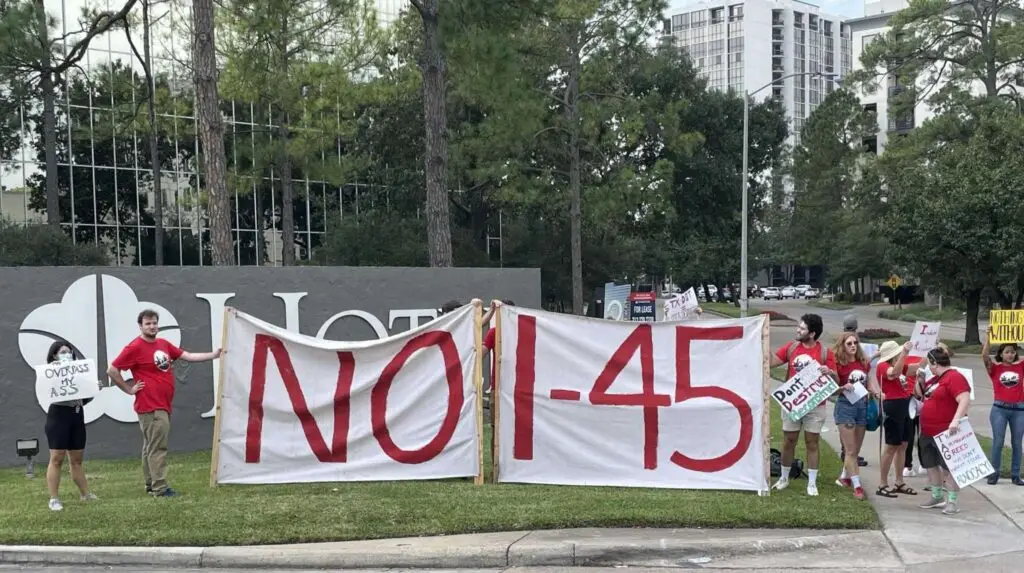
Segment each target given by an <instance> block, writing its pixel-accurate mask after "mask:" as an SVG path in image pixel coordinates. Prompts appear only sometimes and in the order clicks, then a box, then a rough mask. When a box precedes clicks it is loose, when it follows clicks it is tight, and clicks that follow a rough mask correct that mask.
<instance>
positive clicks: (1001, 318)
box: [988, 310, 1024, 344]
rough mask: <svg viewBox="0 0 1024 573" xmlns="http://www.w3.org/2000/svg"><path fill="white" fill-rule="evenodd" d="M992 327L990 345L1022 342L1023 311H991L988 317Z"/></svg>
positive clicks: (1023, 337) (1023, 328) (1023, 332)
mask: <svg viewBox="0 0 1024 573" xmlns="http://www.w3.org/2000/svg"><path fill="white" fill-rule="evenodd" d="M988 323H989V325H991V326H992V336H991V337H990V338H989V343H991V344H1017V343H1019V342H1024V310H993V311H992V312H990V313H989V315H988Z"/></svg>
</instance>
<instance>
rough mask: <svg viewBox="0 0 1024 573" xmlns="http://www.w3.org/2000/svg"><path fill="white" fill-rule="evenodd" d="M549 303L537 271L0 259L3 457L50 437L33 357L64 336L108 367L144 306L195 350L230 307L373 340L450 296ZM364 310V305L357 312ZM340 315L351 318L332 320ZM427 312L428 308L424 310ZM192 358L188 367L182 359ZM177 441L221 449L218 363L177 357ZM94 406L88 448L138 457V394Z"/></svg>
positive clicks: (179, 446)
mask: <svg viewBox="0 0 1024 573" xmlns="http://www.w3.org/2000/svg"><path fill="white" fill-rule="evenodd" d="M474 297H479V298H481V299H483V300H484V301H490V300H491V299H494V298H510V299H512V300H514V301H515V302H516V303H517V304H520V305H523V306H531V307H535V308H538V307H540V304H541V290H540V271H539V270H538V269H482V268H481V269H469V268H454V269H429V268H366V267H333V268H332V267H296V268H265V267H264V268H260V267H231V268H212V267H205V268H202V267H192V268H188V267H173V268H137V267H136V268H111V267H53V268H29V267H23V268H0V465H2V466H10V465H15V464H18V463H21V462H22V461H23V460H20V459H19V458H17V456H16V452H15V443H14V442H15V440H16V439H19V438H39V440H40V446H41V452H40V457H39V458H38V459H40V460H45V456H46V455H47V454H46V437H45V434H44V431H43V429H44V423H45V418H46V415H45V412H44V411H43V409H42V407H41V406H40V405H39V400H38V399H37V397H36V388H35V374H34V371H33V369H32V366H33V365H38V364H42V363H43V362H44V361H45V355H46V350H47V348H48V347H49V345H50V344H51V342H52V341H53V340H54V338H55V337H60V338H64V339H66V340H69V341H70V342H71V343H72V344H74V345H75V346H76V347H77V348H78V349H79V350H81V351H82V353H83V354H84V355H85V356H86V357H89V358H94V359H95V360H96V362H97V365H98V366H100V367H101V368H105V366H106V365H107V364H109V363H110V361H111V360H113V358H114V357H115V356H116V355H117V352H119V351H120V349H121V348H122V347H123V346H124V345H125V344H127V343H128V342H129V341H130V340H131V339H132V338H134V337H135V336H137V335H138V328H137V326H136V315H137V314H138V312H139V310H141V309H142V308H155V309H156V310H157V311H158V312H160V314H161V320H160V325H161V330H162V336H164V337H166V338H168V339H169V340H171V341H172V342H175V343H178V344H180V346H181V347H182V348H184V349H185V350H191V351H207V350H210V349H211V348H212V347H214V346H215V345H219V342H220V334H221V324H222V317H223V307H224V305H225V304H226V305H229V306H234V307H236V308H239V309H240V310H243V311H245V312H248V313H251V314H253V315H255V316H257V317H259V318H262V319H264V320H267V321H269V322H272V323H274V324H277V325H279V326H283V327H285V328H289V329H291V330H295V331H298V332H301V333H303V334H307V335H310V336H317V335H322V336H323V337H324V338H327V339H332V340H367V339H372V338H375V337H377V336H381V335H385V336H386V335H388V334H393V333H397V332H401V331H404V330H407V329H409V328H410V324H411V323H413V322H415V321H417V320H418V321H419V323H420V324H423V323H425V322H427V321H428V320H430V318H432V316H433V312H434V311H435V310H436V309H437V308H438V307H440V306H441V305H442V304H443V303H445V302H446V301H448V300H450V299H458V300H461V301H462V302H463V303H467V302H469V301H470V300H471V299H472V298H474ZM346 311H354V312H346ZM339 313H345V316H342V317H340V318H337V319H336V320H334V321H331V320H330V319H332V317H336V315H338V314H339ZM417 317H419V318H417ZM183 366H184V367H183ZM175 370H176V374H177V378H178V389H177V393H176V395H175V401H174V412H173V415H172V419H173V424H172V427H173V429H172V432H171V440H170V447H171V450H172V451H179V452H183V451H195V450H202V449H207V448H209V447H210V443H211V435H212V429H213V420H212V417H211V416H212V408H213V403H214V377H215V375H216V374H215V373H216V363H202V364H191V365H182V364H181V363H180V361H179V364H177V365H176V366H175ZM100 396H101V397H102V398H103V399H99V398H98V399H97V400H95V401H94V402H93V403H91V404H89V405H88V406H87V407H86V414H87V421H89V423H88V425H87V430H88V435H89V440H88V447H87V448H86V455H87V457H93V458H101V457H102V458H111V457H134V456H137V455H138V454H139V444H140V436H139V430H138V425H137V423H135V419H137V418H135V417H134V413H133V412H132V411H131V407H130V404H131V397H128V396H126V395H124V394H123V393H121V392H120V390H118V389H117V388H116V387H111V388H107V389H104V390H103V391H101V393H100Z"/></svg>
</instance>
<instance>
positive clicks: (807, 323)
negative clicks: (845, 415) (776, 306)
mask: <svg viewBox="0 0 1024 573" xmlns="http://www.w3.org/2000/svg"><path fill="white" fill-rule="evenodd" d="M823 331H824V325H823V324H822V321H821V317H820V316H818V315H817V314H805V315H803V316H801V317H800V324H799V325H797V327H796V340H794V341H792V342H790V343H788V344H786V345H785V346H783V347H782V348H780V349H779V350H778V352H776V353H775V356H773V357H772V367H773V368H774V367H776V366H782V365H783V364H788V366H789V371H788V373H787V375H786V379H787V380H789V379H792V378H793V376H796V374H797V372H799V371H800V370H802V369H803V368H804V367H806V366H808V365H809V364H811V363H812V362H818V363H819V364H820V365H821V373H822V374H824V375H827V376H831V377H832V378H836V376H837V375H836V356H835V354H834V353H833V352H832V350H830V349H828V348H826V347H825V345H824V344H822V343H821V342H819V341H818V338H820V337H821V333H822V332H823ZM825 415H826V410H825V403H824V402H822V403H821V404H820V405H818V407H816V408H815V409H813V410H811V411H810V412H808V413H807V415H805V416H804V417H803V418H801V419H800V420H798V421H796V422H794V421H792V420H790V419H789V417H788V416H786V414H785V413H783V415H782V432H783V433H784V434H785V442H784V443H783V444H782V472H781V475H780V476H779V481H777V482H776V483H775V486H774V487H775V489H777V490H783V489H786V488H787V487H789V472H790V468H791V466H792V464H793V456H794V454H795V453H796V443H797V441H798V440H799V439H800V431H801V430H803V432H804V445H805V446H806V447H807V468H808V469H807V495H810V496H816V495H818V438H819V434H821V428H822V426H824V425H825Z"/></svg>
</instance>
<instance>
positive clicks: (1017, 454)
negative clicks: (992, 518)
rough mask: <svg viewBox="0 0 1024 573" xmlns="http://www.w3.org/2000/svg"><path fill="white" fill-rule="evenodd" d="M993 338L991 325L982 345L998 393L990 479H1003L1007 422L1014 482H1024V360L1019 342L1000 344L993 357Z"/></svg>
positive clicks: (991, 416) (993, 412)
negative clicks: (1022, 464) (1023, 459)
mask: <svg viewBox="0 0 1024 573" xmlns="http://www.w3.org/2000/svg"><path fill="white" fill-rule="evenodd" d="M991 338H992V327H991V326H989V327H988V336H986V337H985V343H984V344H982V346H981V359H982V361H984V362H985V370H987V371H988V377H989V378H990V379H991V380H992V393H993V397H994V399H993V402H992V410H990V411H989V414H988V420H989V422H991V423H992V451H991V453H989V460H990V461H991V462H992V468H993V469H994V470H995V471H994V472H992V475H990V476H988V483H989V484H990V485H995V484H996V483H998V482H999V470H1000V466H1001V465H1002V464H1001V463H1000V462H1002V459H1003V456H1002V453H1003V440H1004V439H1005V437H1006V426H1010V449H1011V450H1013V457H1012V458H1011V462H1010V476H1011V478H1012V479H1013V483H1014V484H1016V485H1024V479H1022V477H1021V473H1020V461H1021V450H1022V449H1024V445H1022V442H1024V360H1022V359H1021V358H1020V352H1019V351H1018V348H1017V345H1016V344H1000V345H999V348H998V349H997V350H996V353H995V357H994V358H993V357H992V356H991V354H990V353H989V340H991Z"/></svg>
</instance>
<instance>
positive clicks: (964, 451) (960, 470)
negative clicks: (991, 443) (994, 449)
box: [935, 417, 995, 487]
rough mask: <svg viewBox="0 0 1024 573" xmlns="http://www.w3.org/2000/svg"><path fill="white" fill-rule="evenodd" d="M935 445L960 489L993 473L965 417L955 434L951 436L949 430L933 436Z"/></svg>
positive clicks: (969, 422)
mask: <svg viewBox="0 0 1024 573" xmlns="http://www.w3.org/2000/svg"><path fill="white" fill-rule="evenodd" d="M935 443H936V444H937V445H938V446H939V453H941V454H942V460H943V461H945V462H946V467H947V468H949V473H950V474H952V476H953V479H954V480H956V485H958V486H960V487H967V486H969V485H971V484H972V483H974V482H976V481H978V480H980V479H984V478H986V477H988V476H989V475H991V474H992V472H994V471H995V470H994V469H993V468H992V463H991V462H989V460H988V456H987V455H985V450H983V449H981V444H980V443H978V436H976V435H974V428H973V427H971V421H970V420H968V419H967V418H966V417H964V418H961V420H960V429H959V431H957V433H956V434H954V435H952V436H951V435H949V430H946V431H945V432H942V433H941V434H939V435H937V436H935Z"/></svg>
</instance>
